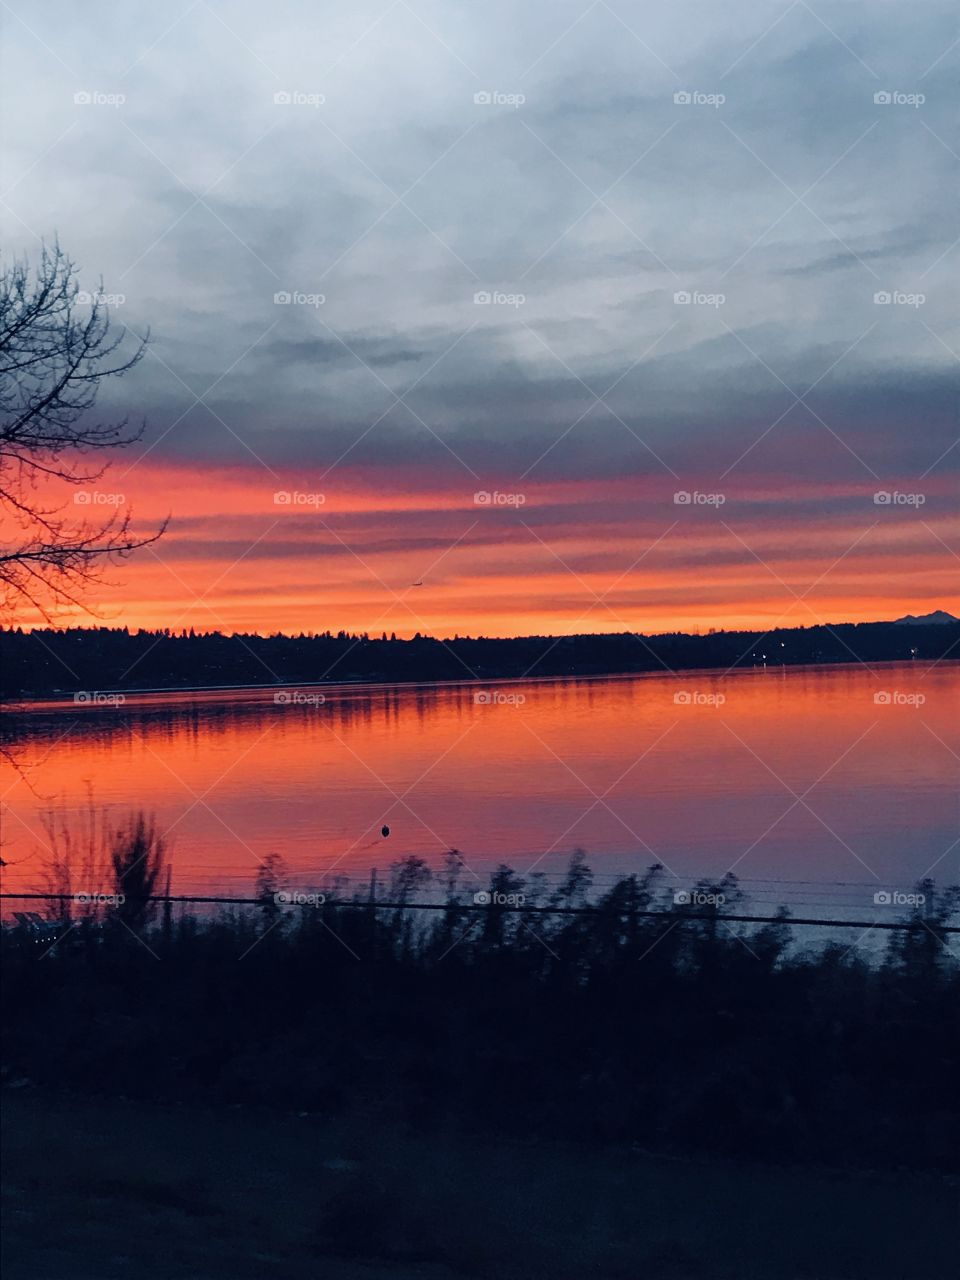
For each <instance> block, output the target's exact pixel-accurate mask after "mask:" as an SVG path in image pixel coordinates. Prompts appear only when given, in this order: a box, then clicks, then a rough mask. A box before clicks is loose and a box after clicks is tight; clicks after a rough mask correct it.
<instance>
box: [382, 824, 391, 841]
mask: <svg viewBox="0 0 960 1280" xmlns="http://www.w3.org/2000/svg"><path fill="white" fill-rule="evenodd" d="M380 834H381V835H382V836H383V838H384V840H386V838H387V836H388V835H389V834H390V828H389V827H386V826H384V827H381V828H380Z"/></svg>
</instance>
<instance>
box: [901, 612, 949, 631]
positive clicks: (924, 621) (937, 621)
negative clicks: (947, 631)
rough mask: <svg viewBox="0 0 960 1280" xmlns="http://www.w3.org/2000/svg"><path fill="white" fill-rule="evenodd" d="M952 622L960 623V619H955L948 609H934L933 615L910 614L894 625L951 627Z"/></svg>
mask: <svg viewBox="0 0 960 1280" xmlns="http://www.w3.org/2000/svg"><path fill="white" fill-rule="evenodd" d="M951 622H960V618H955V617H954V616H953V614H952V613H947V611H946V609H934V611H933V613H924V614H920V615H919V616H918V615H916V614H913V613H908V614H907V615H906V616H905V617H903V618H897V619H896V620H895V621H894V624H893V625H894V626H895V627H930V626H934V627H942V626H947V625H949V624H950V623H951Z"/></svg>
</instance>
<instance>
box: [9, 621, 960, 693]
mask: <svg viewBox="0 0 960 1280" xmlns="http://www.w3.org/2000/svg"><path fill="white" fill-rule="evenodd" d="M951 659H960V622H948V623H921V624H916V623H914V624H911V625H904V624H901V623H895V622H872V623H839V624H837V625H835V626H822V625H817V626H813V627H793V628H781V629H778V630H774V631H770V632H757V631H718V632H712V633H708V634H707V635H689V634H685V633H682V632H676V633H668V634H664V635H657V636H643V635H640V634H639V633H635V632H622V633H619V634H616V633H606V634H599V635H579V636H527V637H519V638H517V639H513V640H489V639H485V638H479V639H476V638H466V639H465V638H460V637H455V638H454V639H453V640H436V639H433V638H431V637H429V636H415V637H413V639H410V640H397V639H387V638H386V637H380V638H371V637H370V636H368V635H349V634H347V633H346V632H340V633H338V634H337V635H333V634H331V633H329V632H327V633H324V634H321V635H304V636H267V637H258V636H244V635H233V636H225V635H222V634H220V633H217V632H211V633H204V634H201V635H195V634H181V635H172V634H168V633H166V632H138V633H136V634H131V633H129V632H128V631H126V630H123V629H116V630H110V629H108V628H103V629H90V630H83V629H72V630H66V631H46V632H39V631H32V632H21V631H13V630H9V629H8V630H5V631H0V701H2V702H5V703H10V702H23V701H31V702H41V701H64V702H65V701H67V700H68V699H71V698H74V699H75V700H76V701H77V702H96V701H97V700H98V699H100V698H101V697H109V696H113V695H116V696H119V695H123V696H124V697H127V696H130V697H151V696H152V697H157V696H163V695H165V694H175V693H180V694H191V693H195V694H206V695H215V694H217V693H221V694H229V693H242V692H247V691H252V690H260V689H262V690H271V689H273V690H283V689H294V690H298V689H314V690H316V689H326V688H331V689H335V688H344V687H353V686H355V685H358V686H362V687H366V688H389V687H391V686H406V687H429V686H433V685H457V684H471V685H484V684H490V683H492V682H506V681H512V682H516V681H518V680H531V681H533V680H586V679H591V678H596V677H626V676H636V675H645V674H655V673H658V672H666V673H669V674H679V673H681V672H692V671H702V672H710V671H713V672H717V671H724V672H733V671H744V670H758V669H768V670H769V669H770V668H774V667H783V668H786V667H798V666H824V667H826V666H845V665H850V664H857V663H861V664H863V665H864V666H868V667H870V666H875V665H877V664H880V663H891V662H910V661H918V662H925V663H934V662H941V661H946V660H951Z"/></svg>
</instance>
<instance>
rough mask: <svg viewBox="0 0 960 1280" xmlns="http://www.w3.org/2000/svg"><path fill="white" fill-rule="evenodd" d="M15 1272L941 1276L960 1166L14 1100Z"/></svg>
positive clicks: (7, 1215) (8, 1201) (196, 1279)
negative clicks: (795, 1161)
mask: <svg viewBox="0 0 960 1280" xmlns="http://www.w3.org/2000/svg"><path fill="white" fill-rule="evenodd" d="M3 1102H4V1106H3V1119H4V1196H3V1201H4V1225H5V1231H4V1241H3V1252H4V1262H5V1276H6V1278H7V1280H28V1278H29V1280H114V1278H120V1277H124V1278H126V1277H131V1278H132V1277H136V1280H161V1278H162V1280H181V1278H182V1280H188V1278H189V1280H214V1278H215V1277H216V1278H218V1280H219V1278H220V1277H231V1280H233V1278H237V1280H245V1278H246V1277H257V1278H258V1280H260V1278H261V1277H266V1276H271V1277H272V1276H276V1277H280V1278H281V1280H285V1278H286V1277H311V1278H312V1277H321V1276H322V1277H330V1280H381V1278H382V1277H393V1278H396V1280H406V1278H408V1277H411V1278H412V1277H427V1278H434V1280H452V1278H454V1277H467V1278H469V1277H479V1278H484V1277H490V1278H491V1280H493V1278H496V1280H513V1278H514V1277H516V1280H520V1278H521V1277H522V1278H523V1280H539V1278H540V1277H544V1278H545V1280H546V1278H547V1277H549V1278H550V1280H565V1278H566V1277H570V1278H571V1280H572V1278H573V1277H577V1278H578V1280H580V1278H582V1277H588V1276H597V1277H610V1278H611V1280H621V1278H622V1280H703V1278H706V1277H709V1278H710V1280H715V1278H716V1280H719V1278H723V1280H726V1278H727V1277H730V1278H731V1280H733V1278H734V1277H736V1280H885V1278H887V1277H889V1278H890V1280H939V1278H940V1277H944V1278H946V1277H948V1276H949V1277H950V1278H951V1280H953V1277H955V1276H956V1274H957V1267H958V1245H957V1225H958V1185H957V1180H956V1179H953V1180H951V1179H949V1178H935V1177H927V1176H922V1175H917V1174H899V1173H885V1174H883V1175H872V1174H869V1173H851V1172H844V1173H843V1174H839V1173H831V1172H829V1171H816V1170H813V1171H812V1170H810V1169H805V1170H802V1171H800V1170H793V1169H787V1168H776V1167H770V1166H767V1167H764V1166H760V1165H756V1164H740V1163H736V1164H735V1163H721V1162H708V1161H699V1160H672V1159H667V1158H663V1157H656V1156H651V1155H648V1154H644V1153H640V1152H632V1151H627V1150H623V1149H606V1150H604V1149H599V1148H596V1147H593V1148H589V1149H585V1148H582V1147H577V1146H573V1145H565V1144H560V1143H558V1144H554V1145H545V1144H538V1145H536V1146H529V1145H524V1144H522V1143H511V1142H504V1141H496V1142H494V1141H490V1142H486V1141H466V1140H464V1139H450V1140H445V1139H443V1138H438V1137H435V1136H434V1137H429V1138H425V1137H414V1136H405V1135H403V1134H402V1133H401V1132H400V1131H399V1130H391V1131H385V1130H383V1129H381V1128H378V1127H376V1126H375V1125H373V1124H371V1125H370V1126H369V1127H367V1126H363V1125H359V1126H358V1124H357V1123H356V1122H354V1123H352V1124H351V1125H349V1126H347V1125H345V1124H336V1123H333V1122H330V1121H327V1120H323V1121H321V1120H317V1119H314V1118H310V1117H302V1118H297V1117H294V1116H290V1117H281V1118H277V1117H276V1116H269V1115H267V1114H266V1113H263V1112H252V1111H248V1110H241V1109H232V1110H220V1111H214V1110H199V1109H190V1108H186V1107H170V1106H159V1105H153V1104H148V1103H131V1102H113V1101H110V1102H106V1101H104V1102H97V1101H95V1100H91V1099H79V1098H75V1097H68V1096H64V1095H51V1094H49V1093H45V1092H41V1091H39V1090H34V1089H21V1090H12V1091H10V1090H8V1091H5V1093H4V1095H3Z"/></svg>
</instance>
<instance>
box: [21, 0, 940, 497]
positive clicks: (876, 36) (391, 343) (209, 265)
mask: <svg viewBox="0 0 960 1280" xmlns="http://www.w3.org/2000/svg"><path fill="white" fill-rule="evenodd" d="M14 7H15V8H16V5H15V6H14ZM951 8H952V7H951V6H948V5H947V4H946V3H945V0H944V2H943V3H941V2H940V0H934V2H933V3H931V4H929V5H926V6H924V8H923V10H922V12H921V11H916V10H912V11H908V10H906V9H902V8H901V9H896V8H888V7H886V6H884V7H882V8H878V7H877V6H875V5H870V4H868V3H867V2H866V0H862V2H861V3H855V4H852V5H847V6H839V5H836V4H833V3H830V4H823V5H820V6H817V12H816V13H814V12H813V11H812V9H810V8H809V7H808V6H796V7H794V8H793V9H791V10H790V11H789V13H788V15H787V16H786V17H785V18H784V19H783V20H782V21H781V22H778V23H776V24H775V25H774V26H773V27H771V23H772V22H773V18H774V17H776V16H777V14H775V13H772V11H771V10H770V7H769V5H767V4H761V3H752V2H751V3H748V2H746V0H737V3H735V4H734V5H733V6H724V7H723V9H722V10H720V9H718V8H717V7H716V6H714V5H708V4H706V3H696V4H693V5H690V6H684V8H683V9H682V10H679V9H674V8H671V7H669V6H662V7H656V8H653V7H648V6H646V5H641V4H637V3H631V4H628V3H626V0H614V2H613V3H611V4H609V5H608V4H600V5H597V6H594V7H593V8H592V9H590V10H589V11H588V12H587V13H586V14H585V16H584V6H583V4H581V3H579V2H578V3H568V2H567V0H560V2H557V0H554V2H552V3H550V4H546V3H538V4H534V5H528V6H523V9H522V12H518V11H517V9H516V6H515V5H513V4H508V3H507V2H506V0H493V3H490V4H485V5H484V6H481V7H477V6H467V5H459V4H454V5H451V4H449V3H447V4H439V3H432V2H431V3H427V2H425V0H413V2H412V3H410V4H407V3H400V4H398V5H395V6H393V7H392V8H390V9H389V10H388V11H387V12H386V13H384V10H383V7H382V5H381V4H366V3H362V2H361V3H359V4H357V5H356V6H349V7H348V8H343V7H341V6H326V5H319V6H317V5H312V4H311V5H308V4H306V3H303V2H294V0H290V2H289V3H280V4H276V5H272V6H270V7H269V9H266V10H265V9H264V8H263V6H261V5H256V4H253V3H252V2H248V0H243V2H241V3H238V4H231V5H230V6H224V5H222V4H220V3H214V2H213V0H211V3H210V4H200V5H198V6H195V7H193V8H192V9H188V7H187V6H186V5H184V6H183V7H182V10H181V11H180V12H181V16H180V17H179V18H178V17H177V14H176V13H168V12H166V11H164V12H162V13H159V12H155V11H154V10H153V9H151V8H150V7H148V6H141V5H136V4H134V5H128V4H120V3H119V0H104V2H103V3H100V4H97V5H95V6H94V7H93V11H92V13H87V11H85V12H84V14H82V15H80V14H78V13H77V11H76V9H75V6H73V5H71V4H67V3H66V2H65V0H63V2H60V0H55V2H53V3H50V4H48V5H46V6H44V7H43V8H42V10H41V11H40V12H31V15H30V18H29V22H30V27H31V28H32V29H33V31H32V32H31V31H30V30H28V29H27V28H26V27H25V26H23V25H22V24H19V23H18V22H16V21H15V20H14V19H10V20H9V21H8V23H7V31H6V38H7V45H8V49H7V74H6V76H5V78H4V82H3V86H2V89H0V92H2V95H3V106H4V109H5V110H6V112H7V116H8V118H9V117H10V116H11V114H12V109H13V108H14V107H15V108H16V115H17V119H18V121H20V122H22V126H21V127H18V130H17V133H16V136H15V137H14V138H12V139H11V143H12V145H11V146H10V148H9V150H10V155H9V158H8V161H7V163H6V167H5V173H4V177H5V182H4V186H5V188H7V189H8V191H7V194H6V196H5V197H4V198H5V202H6V206H7V207H6V208H3V209H0V214H2V227H3V233H4V241H5V245H6V247H7V249H8V250H19V251H28V252H31V253H36V251H37V248H38V241H37V238H36V237H37V236H39V235H46V236H50V235H52V234H53V233H54V232H58V233H59V234H60V237H61V239H62V241H63V243H64V245H65V247H66V248H67V249H68V250H69V251H70V252H71V253H72V254H73V255H74V256H75V257H76V258H77V260H78V261H79V263H80V264H81V265H82V267H83V268H84V272H85V274H86V275H87V276H88V277H90V278H96V277H97V276H99V275H100V274H101V273H102V274H103V276H104V281H105V286H106V288H107V289H108V290H111V291H118V292H122V293H124V294H125V295H126V300H125V301H124V303H123V305H122V306H121V307H120V308H118V317H119V318H120V319H122V320H124V321H126V322H127V323H129V324H130V325H131V327H133V328H135V329H138V328H141V327H145V326H146V325H148V324H149V325H150V326H151V327H152V330H153V333H154V339H155V341H154V348H153V357H154V358H152V359H149V360H147V361H145V362H144V363H143V364H142V365H141V366H140V368H139V369H138V370H137V372H136V374H135V375H133V376H132V377H130V378H129V379H127V380H126V381H125V382H124V383H122V384H118V385H117V386H114V387H112V388H110V392H109V403H111V404H112V405H115V406H116V407H117V408H118V409H120V408H124V409H130V410H131V411H133V412H135V413H144V414H145V415H146V417H147V421H148V437H147V442H148V443H152V444H153V448H152V449H151V452H150V454H149V455H148V457H149V459H150V460H151V461H162V460H164V459H170V458H173V459H209V460H211V461H214V462H216V461H223V462H231V463H236V462H244V463H247V464H249V465H250V466H253V467H256V466H257V465H258V464H257V462H256V458H260V459H262V460H263V461H264V462H265V463H266V464H267V465H268V466H269V467H271V468H283V467H287V466H290V465H302V466H310V467H315V468H323V467H329V466H332V465H335V464H338V459H340V458H341V457H342V456H343V455H344V453H345V452H346V454H347V458H348V459H349V464H350V465H354V466H357V465H366V466H368V467H371V468H377V467H379V468H383V469H385V470H389V469H391V468H396V469H397V471H398V475H399V476H401V477H402V476H403V474H405V472H404V470H403V469H404V468H414V469H418V470H419V471H420V473H421V474H422V475H425V476H426V477H427V478H426V479H425V480H424V483H425V484H427V485H429V484H430V483H431V481H430V479H429V476H430V475H435V479H436V483H437V485H438V486H441V487H442V485H444V484H446V483H448V480H449V477H450V476H452V475H457V476H459V477H461V478H463V479H469V474H470V471H471V470H472V471H473V472H474V473H476V475H478V476H487V475H503V474H510V473H513V474H515V475H523V474H524V473H525V472H527V471H528V469H529V468H531V467H532V468H533V470H532V472H530V473H529V474H531V475H533V476H534V477H536V478H542V479H544V480H546V479H550V478H564V477H571V478H589V477H591V476H611V475H618V474H638V475H660V476H663V477H665V478H668V479H669V477H670V471H671V469H672V470H673V471H674V472H677V473H686V472H688V471H690V470H696V471H698V472H702V471H705V470H706V471H709V470H711V469H712V470H714V471H716V472H717V473H722V472H723V471H724V470H725V469H726V468H728V467H729V466H731V464H735V463H736V460H737V458H738V457H739V456H740V455H741V454H743V453H744V451H748V452H746V455H745V458H744V461H743V463H742V464H739V465H742V466H743V467H744V468H747V469H748V470H749V471H750V472H757V473H761V474H769V475H771V476H779V475H782V474H784V473H789V474H791V475H794V476H797V477H798V478H799V479H801V480H807V481H810V482H811V483H813V482H816V481H818V480H823V479H827V478H834V477H835V476H838V475H841V476H845V477H848V478H856V479H858V480H861V481H865V482H869V480H870V478H871V473H875V474H877V475H882V474H885V473H886V472H887V471H890V470H892V471H896V472H897V473H909V472H917V473H919V472H922V471H924V470H925V469H927V468H928V467H930V466H935V467H938V468H939V469H940V470H941V471H944V472H946V471H948V470H950V471H952V470H955V469H956V467H957V463H958V459H960V449H953V450H952V452H951V451H950V446H951V444H952V443H953V442H954V441H955V440H956V437H957V417H956V359H955V356H954V355H953V354H952V352H956V351H957V344H958V340H960V339H958V334H957V325H956V317H955V314H954V307H953V305H952V304H953V300H954V298H955V297H956V293H957V288H956V286H957V278H956V277H957V265H956V264H957V250H956V248H951V245H952V242H953V239H954V235H955V228H954V227H953V225H952V205H953V203H954V202H953V200H952V199H951V198H950V196H951V193H952V192H953V191H955V186H954V183H955V172H956V156H955V155H954V154H953V153H952V151H951V149H950V148H951V147H952V145H953V144H952V142H951V136H952V135H951V129H950V125H951V121H952V118H953V113H954V111H955V105H956V94H955V89H954V87H953V80H954V78H955V57H956V55H955V53H951V54H947V55H946V56H944V57H942V59H941V55H943V54H944V52H945V51H946V50H947V49H948V47H949V46H950V43H951V41H952V40H953V38H954V31H953V21H952V17H951ZM818 14H819V17H818ZM820 18H822V19H823V21H821V20H820ZM171 23H173V25H172V26H171ZM573 24H575V25H573ZM828 27H829V28H831V29H832V30H828V29H827V28H828ZM938 59H941V60H940V61H937V60H938ZM81 91H85V92H94V93H96V92H102V93H113V94H117V93H121V94H123V95H124V96H125V98H126V101H125V102H124V103H123V104H122V105H121V106H118V107H111V106H106V105H97V104H95V103H91V104H89V105H83V104H80V105H77V104H75V103H74V94H75V93H77V92H81ZM881 91H889V92H894V93H897V92H899V93H901V94H917V93H922V94H923V95H925V98H926V101H925V102H924V103H923V104H922V105H921V106H917V107H913V106H909V105H906V104H898V103H890V104H877V103H875V102H874V95H875V94H876V93H878V92H881ZM478 92H486V93H490V94H497V93H499V94H501V95H511V94H513V95H516V94H523V95H525V98H526V101H525V102H523V103H522V105H519V106H512V105H508V103H507V102H506V101H505V102H503V103H501V104H500V105H498V104H497V103H495V102H494V103H491V104H489V105H478V104H476V103H475V102H474V95H475V94H477V93H478ZM678 92H689V93H692V94H698V93H699V94H702V95H717V94H723V95H725V98H726V101H725V102H724V103H723V104H722V105H720V106H717V107H714V106H711V105H706V104H698V103H696V102H691V103H688V104H684V103H679V104H678V103H676V102H675V101H674V95H675V94H676V93H678ZM277 93H290V94H292V95H293V96H296V95H298V94H299V95H307V96H309V95H319V94H322V95H323V96H324V97H325V102H324V103H323V104H322V105H316V106H311V105H306V104H303V105H298V104H297V103H296V102H291V103H289V104H286V105H284V104H277V103H275V101H274V96H275V94H277ZM11 132H12V131H11ZM31 166H32V167H31ZM197 197H200V199H199V200H198V199H197ZM798 198H799V199H798ZM481 291H485V292H490V293H497V292H499V293H502V294H505V295H511V294H513V295H516V294H522V295H524V301H523V302H522V303H521V304H519V305H516V306H512V305H510V304H509V303H508V302H491V303H489V304H477V303H475V301H474V296H475V294H477V293H478V292H481ZM898 291H899V292H901V293H904V294H912V293H922V294H923V295H925V301H924V302H923V304H922V305H921V306H917V307H912V306H910V305H907V304H896V303H895V304H890V305H882V304H881V305H877V304H876V303H875V302H874V295H875V294H877V293H882V292H891V293H897V292H898ZM279 292H290V293H294V294H298V293H299V294H303V295H317V294H323V295H324V301H323V303H322V304H319V305H316V306H314V305H311V304H309V303H293V304H287V305H277V304H275V302H274V295H275V294H277V293H279ZM678 292H689V293H692V294H698V293H699V294H704V295H716V294H722V295H724V299H725V300H724V302H723V303H722V305H718V306H711V305H709V304H706V303H697V302H694V303H690V304H682V303H681V304H678V303H676V302H675V301H674V295H675V294H677V293H678ZM780 379H782V382H781V381H779V380H780ZM784 383H785V384H786V386H784V385H783V384H784ZM211 384H213V387H212V390H211V391H210V393H209V395H207V396H206V397H205V399H206V401H207V403H208V404H209V406H210V409H211V410H213V412H212V413H211V412H208V411H207V409H206V408H204V407H203V406H202V405H198V406H194V407H193V408H191V407H190V406H191V402H192V394H191V393H193V394H200V393H204V392H205V391H206V389H207V388H208V387H211ZM613 384H615V385H614V386H613V390H611V391H610V392H609V394H604V393H606V391H607V388H608V387H610V386H611V385H613ZM811 384H816V385H815V388H814V390H813V392H812V393H811V394H810V396H809V399H808V403H809V406H810V408H809V409H808V408H805V407H804V406H803V405H802V404H799V405H793V406H792V407H791V405H792V400H793V396H792V395H791V391H795V392H798V393H801V392H805V391H806V389H807V388H808V387H809V386H810V385H811ZM411 388H412V390H411ZM788 388H789V390H788ZM188 389H189V390H188ZM593 393H601V394H604V400H603V402H601V403H599V404H596V403H594V400H593ZM395 395H403V396H404V398H405V400H406V401H407V403H408V404H409V406H410V408H409V409H407V408H406V407H405V406H404V404H402V403H398V404H395V405H393V407H392V408H391V405H392V404H393V397H394V396H395ZM608 406H609V408H608ZM411 410H412V412H411ZM610 410H612V411H613V412H612V413H611V412H610ZM614 415H616V416H614ZM578 418H579V419H581V420H580V421H579V422H578V423H577V425H576V426H573V425H572V424H574V423H575V422H576V421H577V419H578ZM778 418H779V419H780V421H779V423H778V425H777V426H776V427H773V428H772V429H771V424H772V423H774V422H775V421H776V420H777V419H778ZM378 419H379V422H378V423H377V425H376V426H374V427H372V428H371V424H373V423H374V422H375V421H377V420H378ZM821 420H822V421H821ZM174 424H175V425H174ZM364 433H366V434H364ZM764 433H765V434H764ZM761 436H762V437H763V438H762V440H760V443H755V442H756V441H757V440H758V439H760V437H761ZM358 440H359V443H357V442H358ZM751 446H752V447H751ZM451 451H452V453H451ZM453 455H456V456H455V457H454V456H453ZM458 459H459V460H460V461H458Z"/></svg>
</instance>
